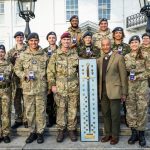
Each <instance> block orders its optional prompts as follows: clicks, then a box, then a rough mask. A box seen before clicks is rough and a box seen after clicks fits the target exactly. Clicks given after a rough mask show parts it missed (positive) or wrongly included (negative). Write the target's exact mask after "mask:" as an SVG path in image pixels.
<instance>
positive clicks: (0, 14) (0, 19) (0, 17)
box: [0, 2, 5, 24]
mask: <svg viewBox="0 0 150 150" xmlns="http://www.w3.org/2000/svg"><path fill="white" fill-rule="evenodd" d="M4 13H5V10H4V2H0V24H4V21H5V18H4V17H5V15H4Z"/></svg>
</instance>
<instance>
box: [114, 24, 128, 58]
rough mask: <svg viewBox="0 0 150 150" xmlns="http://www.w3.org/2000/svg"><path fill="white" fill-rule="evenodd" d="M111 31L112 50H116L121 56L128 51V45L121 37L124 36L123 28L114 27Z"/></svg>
mask: <svg viewBox="0 0 150 150" xmlns="http://www.w3.org/2000/svg"><path fill="white" fill-rule="evenodd" d="M112 33H113V39H114V43H113V44H112V49H113V51H116V52H118V53H119V54H121V55H123V56H125V55H126V54H128V53H130V46H129V45H128V44H126V43H124V42H123V39H124V37H125V35H124V31H123V28H121V27H116V28H114V30H113V31H112Z"/></svg>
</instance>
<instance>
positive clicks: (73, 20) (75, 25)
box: [70, 18, 79, 28]
mask: <svg viewBox="0 0 150 150" xmlns="http://www.w3.org/2000/svg"><path fill="white" fill-rule="evenodd" d="M70 23H71V26H72V27H73V28H78V25H79V20H78V19H77V18H73V19H72V20H71V22H70Z"/></svg>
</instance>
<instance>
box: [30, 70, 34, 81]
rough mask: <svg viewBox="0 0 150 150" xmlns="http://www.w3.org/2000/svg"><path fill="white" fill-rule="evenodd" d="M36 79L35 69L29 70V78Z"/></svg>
mask: <svg viewBox="0 0 150 150" xmlns="http://www.w3.org/2000/svg"><path fill="white" fill-rule="evenodd" d="M34 79H35V75H34V71H29V80H34Z"/></svg>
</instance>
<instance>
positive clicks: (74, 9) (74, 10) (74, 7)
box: [66, 0, 79, 21]
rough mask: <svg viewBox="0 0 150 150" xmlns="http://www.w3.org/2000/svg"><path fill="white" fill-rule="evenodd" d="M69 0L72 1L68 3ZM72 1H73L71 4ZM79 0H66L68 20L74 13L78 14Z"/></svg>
mask: <svg viewBox="0 0 150 150" xmlns="http://www.w3.org/2000/svg"><path fill="white" fill-rule="evenodd" d="M67 1H70V2H69V4H70V5H68V3H67ZM71 2H73V3H72V4H71ZM78 4H79V3H78V0H66V21H69V19H70V17H71V16H73V15H78Z"/></svg>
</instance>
